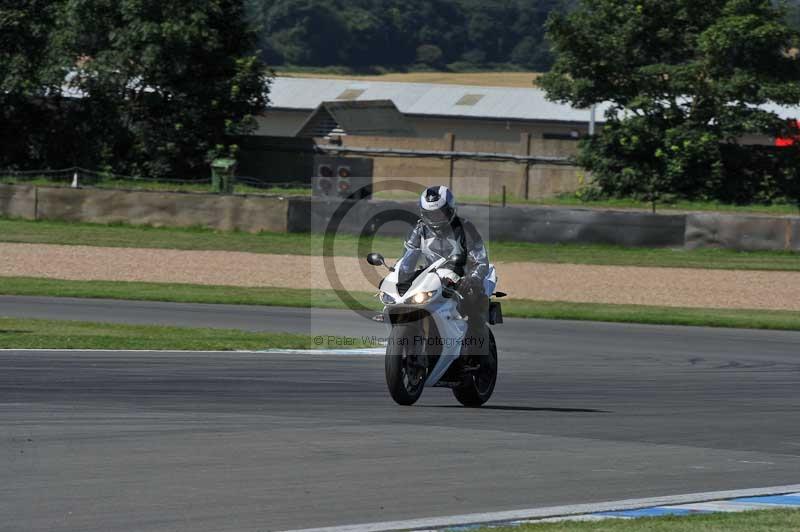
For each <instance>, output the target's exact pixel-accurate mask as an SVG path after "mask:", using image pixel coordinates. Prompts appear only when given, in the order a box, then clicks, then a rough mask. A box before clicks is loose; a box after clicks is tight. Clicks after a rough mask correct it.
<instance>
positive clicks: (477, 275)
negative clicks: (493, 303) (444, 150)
mask: <svg viewBox="0 0 800 532" xmlns="http://www.w3.org/2000/svg"><path fill="white" fill-rule="evenodd" d="M419 211H420V219H419V221H418V222H417V225H416V227H414V229H413V230H412V231H411V233H410V234H409V236H408V239H407V240H406V243H405V248H406V252H405V254H404V255H403V258H401V259H400V261H399V262H398V263H397V264H396V265H395V268H397V270H398V273H399V278H400V279H404V278H406V279H407V278H409V277H410V276H412V275H413V274H414V272H415V271H416V268H417V265H418V263H419V261H420V259H423V261H424V263H425V265H426V267H427V266H429V265H430V264H431V263H433V262H435V261H436V260H438V259H439V258H440V257H452V256H454V255H459V256H461V257H462V260H461V261H460V263H459V264H453V265H452V270H453V271H454V272H455V274H456V275H457V276H459V277H460V280H459V281H458V283H457V284H456V281H455V276H452V277H448V278H446V279H443V282H445V283H449V284H451V285H455V287H456V289H457V291H458V292H459V294H461V295H462V296H463V299H462V301H461V303H460V304H459V311H460V312H461V314H462V315H466V316H467V317H468V323H469V328H468V330H467V340H468V343H467V345H468V346H469V347H472V348H473V349H471V351H472V353H473V354H482V353H483V352H485V351H483V349H482V346H485V344H486V341H485V340H486V338H487V337H488V336H487V330H486V319H487V314H488V310H489V294H486V292H485V290H484V280H485V279H486V276H487V275H488V274H489V268H490V266H489V256H488V254H487V253H486V247H485V246H484V244H483V239H482V238H481V235H480V233H478V230H477V229H476V228H475V226H474V225H473V224H472V223H471V222H470V221H468V220H466V219H464V218H461V217H459V216H458V215H457V214H456V201H455V196H453V192H452V191H451V190H450V189H449V188H448V187H446V186H433V187H430V188H428V189H426V190H425V191H424V192H423V193H422V195H421V196H420V199H419Z"/></svg>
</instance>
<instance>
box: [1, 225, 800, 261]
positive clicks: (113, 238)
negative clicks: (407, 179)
mask: <svg viewBox="0 0 800 532" xmlns="http://www.w3.org/2000/svg"><path fill="white" fill-rule="evenodd" d="M0 242H18V243H32V244H63V245H91V246H106V247H130V248H159V249H181V250H218V251H243V252H249V253H271V254H289V255H306V256H313V255H319V254H320V253H321V250H322V245H323V236H322V235H320V234H307V233H300V234H298V233H259V234H250V233H241V232H219V231H213V230H210V229H200V228H190V229H180V228H154V227H147V226H128V225H101V224H87V223H67V222H49V221H38V222H33V221H27V220H7V219H6V220H3V219H0ZM367 244H369V243H367ZM358 248H359V240H358V238H357V237H355V236H352V235H338V236H336V238H335V246H334V253H335V254H336V255H339V256H350V257H356V256H359V252H358ZM488 248H489V255H490V257H491V259H492V260H493V261H497V262H544V263H563V264H594V265H613V266H650V267H668V268H705V269H726V270H776V271H781V270H782V271H800V253H792V252H782V251H761V252H739V251H731V250H724V249H698V250H691V251H689V250H684V249H677V250H676V249H661V248H625V247H619V246H602V245H563V244H560V245H550V244H527V243H519V242H489V243H488ZM369 249H370V250H372V251H377V252H379V253H383V254H384V255H385V256H387V257H396V256H397V255H398V254H400V253H401V252H402V250H403V240H402V239H400V238H384V237H381V238H376V239H374V240H373V241H372V243H371V245H369Z"/></svg>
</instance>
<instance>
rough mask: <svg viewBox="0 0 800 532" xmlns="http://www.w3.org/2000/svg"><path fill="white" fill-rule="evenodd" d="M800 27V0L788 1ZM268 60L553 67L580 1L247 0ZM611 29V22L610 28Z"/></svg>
mask: <svg viewBox="0 0 800 532" xmlns="http://www.w3.org/2000/svg"><path fill="white" fill-rule="evenodd" d="M788 3H789V4H790V7H791V9H790V19H791V21H792V23H793V24H795V25H796V27H799V28H800V7H799V6H800V0H790V1H789V2H788ZM249 6H250V12H251V16H252V18H253V23H254V25H255V26H256V27H258V28H259V29H260V31H261V43H260V46H261V49H262V58H263V59H264V61H265V62H266V63H267V64H270V65H294V66H315V67H328V66H342V67H347V68H351V69H354V70H368V69H375V68H378V69H381V68H385V69H389V70H392V69H408V68H414V69H436V70H441V69H451V70H465V69H475V68H492V67H501V68H508V67H511V68H521V69H531V70H537V71H546V70H549V68H550V66H551V65H552V62H553V56H552V54H551V51H550V45H549V43H548V41H547V39H546V37H545V34H546V23H547V20H548V17H549V15H550V14H551V13H552V12H554V11H555V12H557V13H563V12H566V11H570V10H572V9H574V8H575V7H576V6H577V0H249ZM609 29H610V30H612V31H613V28H609Z"/></svg>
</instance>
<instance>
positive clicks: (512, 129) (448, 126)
mask: <svg viewBox="0 0 800 532" xmlns="http://www.w3.org/2000/svg"><path fill="white" fill-rule="evenodd" d="M410 119H411V121H412V123H413V124H414V127H415V129H416V131H417V136H419V137H422V138H442V137H443V136H444V135H446V134H447V133H453V134H455V135H456V137H458V138H460V139H464V140H491V141H496V142H512V143H513V142H518V141H519V137H520V135H522V134H525V133H530V135H531V136H532V137H533V138H542V137H543V136H544V135H545V134H546V133H551V134H557V135H570V134H571V133H572V132H577V133H578V134H579V135H586V134H587V133H588V131H589V124H588V113H587V123H586V124H572V123H547V122H524V121H515V120H509V121H501V120H481V119H474V118H431V117H420V116H414V117H410Z"/></svg>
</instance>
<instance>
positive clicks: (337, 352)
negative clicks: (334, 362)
mask: <svg viewBox="0 0 800 532" xmlns="http://www.w3.org/2000/svg"><path fill="white" fill-rule="evenodd" d="M0 353H179V354H180V353H183V354H187V353H197V354H201V355H211V354H213V355H220V354H226V353H227V354H230V353H240V354H245V355H247V354H251V355H316V356H378V355H381V356H383V355H385V354H386V348H384V347H378V348H373V349H264V350H260V351H192V350H176V349H5V348H3V349H0Z"/></svg>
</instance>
